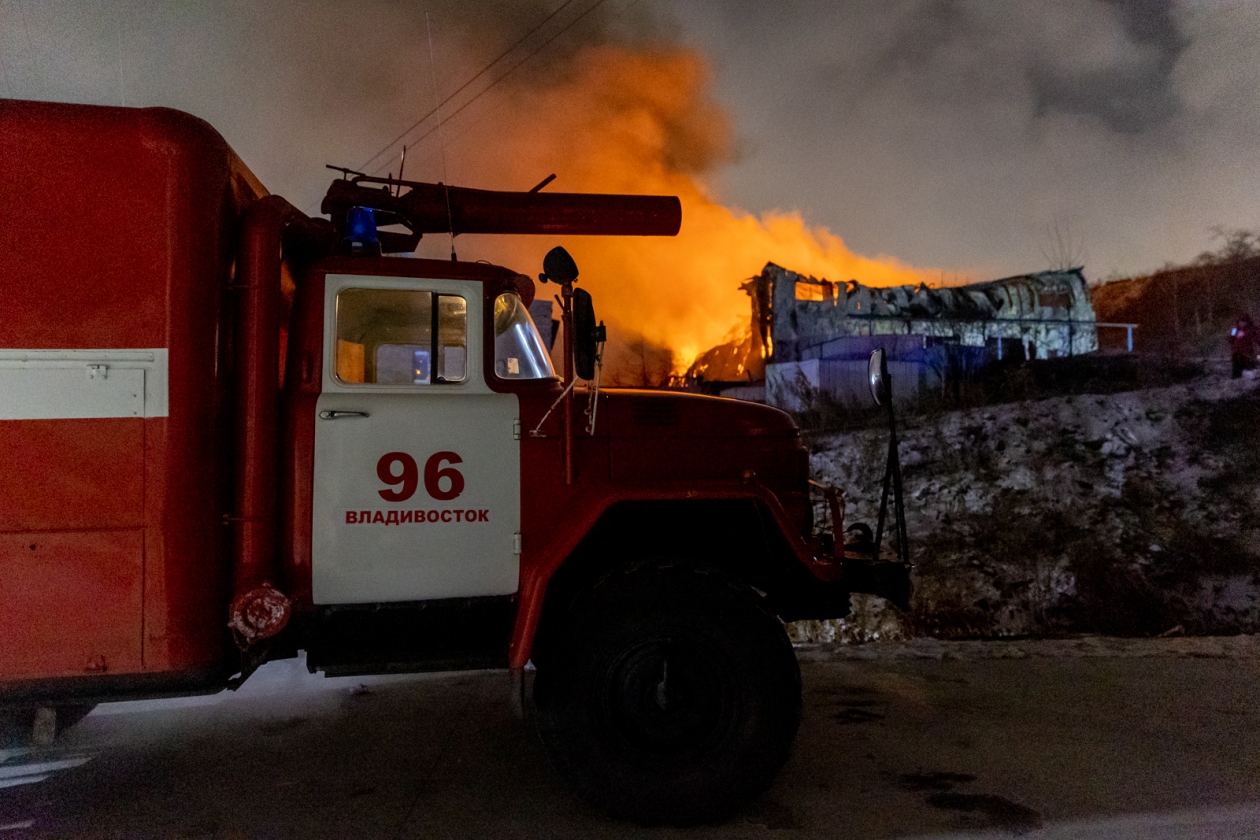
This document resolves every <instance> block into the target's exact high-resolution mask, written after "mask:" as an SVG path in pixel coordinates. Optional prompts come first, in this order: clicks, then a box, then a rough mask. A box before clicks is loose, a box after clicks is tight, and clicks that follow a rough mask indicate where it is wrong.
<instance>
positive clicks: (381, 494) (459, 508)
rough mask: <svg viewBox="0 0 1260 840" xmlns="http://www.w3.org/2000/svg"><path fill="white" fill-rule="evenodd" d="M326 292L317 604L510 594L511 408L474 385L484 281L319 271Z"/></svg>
mask: <svg viewBox="0 0 1260 840" xmlns="http://www.w3.org/2000/svg"><path fill="white" fill-rule="evenodd" d="M325 295H326V297H325V301H324V311H325V313H326V314H325V323H324V379H323V388H322V393H321V395H320V398H319V401H318V404H317V408H316V411H317V417H316V420H315V466H314V488H313V493H314V498H313V500H312V501H313V504H312V526H311V528H312V534H311V536H312V541H311V543H312V546H311V547H312V557H311V563H312V569H311V574H312V587H313V594H314V601H315V603H316V604H364V603H382V602H398V601H423V600H430V599H434V598H461V597H470V596H480V595H509V594H511V593H514V592H516V590H517V585H518V580H519V572H520V568H519V559H520V558H519V539H520V538H519V533H520V510H521V505H520V442H519V441H518V440H517V439H516V432H515V429H516V425H517V420H518V417H519V409H518V402H517V398H516V396H515V395H512V394H499V393H495V392H493V391H491V390H490V389H489V387H487V386H486V383H485V377H484V374H483V370H482V352H481V348H482V346H483V344H482V333H483V330H482V324H483V320H482V314H483V313H482V289H481V284H479V283H469V282H466V281H457V280H421V279H414V278H402V277H363V276H352V275H332V274H330V275H328V277H327V282H326V291H325Z"/></svg>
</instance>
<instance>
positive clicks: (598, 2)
mask: <svg viewBox="0 0 1260 840" xmlns="http://www.w3.org/2000/svg"><path fill="white" fill-rule="evenodd" d="M607 2H608V0H596V2H595V4H594V5H592V6H591V7H590V8H588V9H587V10H586V11H584V12H582V14H580V15H578V16H577V17H575V18H574V19H573V20H571V21H569V22H568V23H567V24H565V26H564V28H563V29H561V30H560V31H559V32H557V33H556V34H554V35H552V36H551V37H550V38H548V39H547V40H546V41H543V42H542V44H540V45H539V46H538V47H537V48H536V49H535V50H534V51H533V52H531V53H529V55H527V56H525V57H524V58H522V59H521V60H520V61H518V62H516V63H515V64H513V65H512V66H511V67H510V68H508V70H507V72H505V73H504V74H503V75H501V76H499V77H498V78H497V79H495V80H494V81H493V82H491V83H490V84H488V85H486V86H485V87H484V88H482V89H481V90H480V91H479V92H478V93H477V94H476V95H475V96H473V98H472V99H469V100H468V101H467V102H465V103H464V104H463V105H460V106H459V107H458V108H456V109H455V110H454V111H452V112H451V114H450V115H449V116H447V117H446V119H445V120H443V122H450V121H451V120H453V119H455V117H457V116H458V115H459V113H460V112H461V111H463V110H464V109H465V108H467V107H468V106H469V105H471V104H473V103H474V102H476V101H477V100H478V99H480V98H481V96H482V94H484V93H486V92H487V91H489V90H490V89H491V88H492V87H494V86H495V85H497V84H498V83H499V82H501V81H503V80H504V79H506V78H507V77H508V76H510V75H511V74H512V73H513V72H514V71H515V70H516V68H518V67H520V66H521V65H522V64H524V63H525V62H527V61H529V60H530V59H531V58H533V57H534V56H536V55H538V53H540V52H542V51H543V50H544V49H546V48H547V47H548V46H549V45H550V44H551V43H552V42H553V41H555V40H556V39H557V38H559V37H560V36H561V35H563V34H564V33H566V32H568V31H569V30H570V29H572V28H573V27H574V26H575V25H576V24H577V23H578V22H579V21H581V20H582V19H583V18H585V17H586V16H587V15H589V14H590V13H591V12H593V11H595V10H596V9H598V8H599V7H600V6H602V5H604V4H605V3H607ZM565 5H568V4H567V3H566V4H565ZM561 8H563V7H561ZM557 11H559V10H557ZM497 60H498V59H496V61H497ZM486 69H489V67H487V68H486ZM483 72H484V71H483ZM478 75H480V74H478ZM465 87H467V85H465ZM460 90H463V88H460ZM457 92H458V91H457ZM454 96H455V94H451V96H450V97H447V99H446V100H445V102H449V101H450V100H451V98H453V97H454ZM445 102H444V103H443V104H445ZM434 110H435V111H436V110H437V109H436V108H435V109H434ZM432 113H433V111H430V112H429V114H432ZM429 114H426V115H425V116H424V117H422V118H421V119H420V121H419V122H417V123H416V125H413V126H412V129H414V128H415V127H416V126H418V125H420V123H421V122H424V120H425V119H427V118H428V116H429ZM439 127H440V123H439V125H438V126H434V127H433V128H431V129H429V130H428V131H426V132H425V133H424V134H421V135H420V136H419V137H418V138H416V139H415V140H414V141H413V145H414V144H415V143H419V142H420V141H422V140H424V139H425V138H427V137H428V136H429V135H430V134H432V133H433V132H435V131H437V129H438V128H439ZM410 130H411V129H408V131H410ZM394 142H395V143H396V142H398V141H397V140H395V141H394ZM390 145H391V146H392V145H393V143H391V144H390ZM386 148H388V147H386ZM379 156H380V153H377V155H376V157H379ZM382 168H384V164H382V166H379V167H377V170H376V171H379V170H380V169H382ZM360 171H364V170H362V169H360Z"/></svg>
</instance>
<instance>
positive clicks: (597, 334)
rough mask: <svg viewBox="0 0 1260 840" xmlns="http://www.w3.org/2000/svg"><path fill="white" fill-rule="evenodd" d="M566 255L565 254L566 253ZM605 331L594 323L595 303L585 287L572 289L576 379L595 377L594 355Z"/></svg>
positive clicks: (602, 326)
mask: <svg viewBox="0 0 1260 840" xmlns="http://www.w3.org/2000/svg"><path fill="white" fill-rule="evenodd" d="M566 256H567V255H566ZM606 336H607V331H606V330H605V329H604V325H603V324H596V323H595V305H594V304H593V303H592V302H591V293H590V292H588V291H586V289H574V290H573V367H574V372H575V373H577V376H578V379H588V380H589V379H594V378H595V357H596V355H598V352H599V343H600V342H601V341H604V340H605V337H606Z"/></svg>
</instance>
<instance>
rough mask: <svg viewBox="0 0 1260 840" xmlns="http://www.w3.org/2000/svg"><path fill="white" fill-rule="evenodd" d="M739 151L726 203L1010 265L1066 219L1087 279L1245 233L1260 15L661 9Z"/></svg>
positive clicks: (1001, 267) (936, 259)
mask: <svg viewBox="0 0 1260 840" xmlns="http://www.w3.org/2000/svg"><path fill="white" fill-rule="evenodd" d="M674 10H675V14H676V15H677V16H678V18H679V20H680V21H681V27H680V28H681V30H682V32H683V36H682V37H684V38H686V39H689V40H691V41H693V42H697V43H701V44H703V45H704V47H705V48H706V50H707V52H708V53H709V54H710V55H711V56H713V57H714V60H715V61H716V62H717V66H718V80H719V96H720V98H721V99H722V100H723V101H724V102H726V103H727V104H729V106H730V107H731V108H732V110H733V116H734V120H735V124H736V126H738V128H739V131H740V137H739V140H740V146H741V149H742V151H743V156H742V159H741V161H740V163H739V165H738V166H736V167H733V168H731V169H729V170H728V171H726V172H724V173H723V175H722V177H721V178H720V181H719V183H720V184H721V187H722V194H723V195H724V196H725V197H726V198H727V199H728V200H730V201H733V202H735V203H739V204H742V205H744V206H749V207H753V208H758V209H759V208H763V207H771V206H778V207H784V208H799V209H800V210H801V211H802V212H803V213H804V215H805V216H806V218H809V219H811V220H815V221H818V222H821V223H825V224H828V225H829V226H830V227H831V228H832V229H833V230H835V231H837V232H838V233H840V234H841V235H843V236H844V237H845V239H846V241H847V242H848V243H849V245H850V246H852V247H853V248H854V249H855V250H857V251H859V252H862V253H888V254H895V255H897V256H898V257H901V258H903V259H906V260H907V261H909V262H911V263H915V264H920V265H925V264H926V265H946V266H955V267H957V268H959V269H964V270H966V269H973V270H974V271H975V272H976V273H979V274H989V275H993V274H1001V273H1014V272H1017V271H1024V270H1028V269H1032V268H1041V267H1043V266H1044V263H1045V259H1044V257H1043V256H1042V251H1043V250H1045V246H1046V244H1047V243H1048V242H1049V241H1050V240H1051V239H1052V238H1053V231H1054V230H1055V228H1056V227H1058V228H1060V229H1063V228H1070V229H1071V231H1072V233H1073V238H1074V239H1075V240H1076V241H1078V242H1079V244H1080V249H1079V250H1080V251H1081V252H1082V256H1083V258H1084V259H1085V260H1086V261H1087V263H1088V265H1087V267H1088V268H1089V269H1090V271H1091V274H1092V275H1093V276H1101V275H1105V274H1107V273H1110V272H1112V271H1121V272H1126V271H1139V270H1143V269H1147V268H1151V267H1153V266H1157V265H1159V264H1161V263H1163V262H1164V261H1166V260H1176V259H1188V258H1190V257H1192V256H1193V255H1194V254H1196V253H1197V252H1198V251H1199V250H1202V248H1203V247H1204V246H1205V245H1206V244H1207V240H1208V236H1209V234H1208V229H1209V227H1210V226H1212V225H1214V224H1224V225H1226V226H1241V227H1256V226H1260V209H1258V208H1257V204H1256V202H1255V200H1254V198H1253V196H1254V195H1256V194H1257V191H1260V139H1258V138H1260V132H1257V131H1256V129H1257V128H1260V119H1258V116H1260V109H1258V108H1257V105H1260V97H1258V96H1257V87H1256V85H1254V83H1252V84H1248V82H1247V81H1246V80H1247V79H1251V80H1253V81H1254V79H1256V78H1258V77H1260V5H1257V4H1253V3H1239V2H1235V3H1188V2H1171V1H1170V0H1133V2H1103V0H1056V2H1023V3H1014V2H1003V3H995V2H990V0H899V1H898V0H894V2H886V3H878V4H876V3H830V2H822V1H821V0H818V2H814V0H792V2H788V3H778V4H766V3H758V2H751V1H749V2H738V1H737V2H724V3H721V4H718V3H710V4H699V5H697V4H696V3H682V2H678V3H676V4H675V5H674Z"/></svg>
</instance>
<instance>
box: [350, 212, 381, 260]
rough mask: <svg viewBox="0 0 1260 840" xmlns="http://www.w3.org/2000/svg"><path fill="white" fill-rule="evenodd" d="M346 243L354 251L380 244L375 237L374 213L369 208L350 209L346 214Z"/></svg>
mask: <svg viewBox="0 0 1260 840" xmlns="http://www.w3.org/2000/svg"><path fill="white" fill-rule="evenodd" d="M346 242H349V243H350V247H351V248H352V249H353V250H355V251H358V250H361V249H363V248H366V247H368V246H371V245H378V244H379V243H380V240H379V239H377V237H376V213H375V212H374V211H373V210H372V208H371V207H351V208H350V212H348V213H346Z"/></svg>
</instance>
